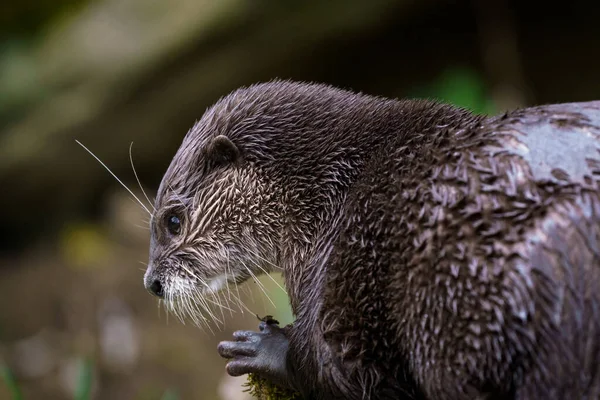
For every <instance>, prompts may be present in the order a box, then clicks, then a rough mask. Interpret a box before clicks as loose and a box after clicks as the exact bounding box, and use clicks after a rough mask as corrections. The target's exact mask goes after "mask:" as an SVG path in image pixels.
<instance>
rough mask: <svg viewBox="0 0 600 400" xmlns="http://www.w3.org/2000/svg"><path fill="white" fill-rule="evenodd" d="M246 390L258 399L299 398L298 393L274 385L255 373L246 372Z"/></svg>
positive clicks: (297, 399)
mask: <svg viewBox="0 0 600 400" xmlns="http://www.w3.org/2000/svg"><path fill="white" fill-rule="evenodd" d="M246 387H247V389H246V391H247V392H249V393H250V394H251V395H252V396H254V397H256V398H257V399H258V400H300V399H301V397H300V394H299V393H297V392H293V391H291V390H288V389H283V388H281V387H279V386H276V385H274V384H272V383H270V382H269V381H267V380H266V379H264V378H261V377H260V376H258V375H255V374H248V382H247V383H246Z"/></svg>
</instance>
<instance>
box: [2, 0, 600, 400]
mask: <svg viewBox="0 0 600 400" xmlns="http://www.w3.org/2000/svg"><path fill="white" fill-rule="evenodd" d="M599 21H600V2H596V1H584V0H572V1H568V2H561V3H554V2H548V1H516V0H515V1H510V0H489V1H487V0H472V1H460V0H456V1H450V0H446V1H443V0H420V1H418V0H373V1H367V0H364V1H353V0H329V1H303V2H302V1H281V0H280V1H264V0H218V1H217V0H213V1H209V0H174V1H168V2H167V1H159V0H97V1H85V0H53V1H50V0H20V1H13V0H7V1H5V2H4V3H3V4H2V6H1V7H0V50H1V52H0V188H1V195H0V201H1V203H0V204H1V207H0V221H2V222H1V223H0V293H1V294H2V296H3V301H0V356H1V359H0V361H1V362H2V368H3V371H4V372H5V373H6V372H7V371H10V373H11V374H12V375H13V376H14V377H15V380H16V382H17V383H18V385H19V387H20V388H21V390H22V391H23V394H24V397H25V398H26V399H41V398H44V399H71V398H74V396H76V395H77V393H78V391H80V392H81V391H83V392H85V391H86V387H87V386H89V385H90V384H91V391H92V396H93V397H94V398H97V399H117V400H119V399H167V398H169V399H177V398H181V399H190V398H194V399H209V400H210V399H219V398H222V399H232V400H233V399H237V398H240V399H243V398H244V397H243V396H240V394H239V393H240V389H239V385H240V382H243V379H241V380H229V379H228V378H226V377H225V375H224V362H223V361H222V360H220V359H219V358H218V356H217V355H216V350H215V346H216V343H217V342H218V341H219V340H220V339H222V338H224V337H227V336H228V335H229V334H230V333H231V332H232V331H233V330H234V329H238V328H242V327H243V328H253V327H254V326H255V325H256V321H255V317H253V316H252V315H249V313H244V314H243V315H240V313H239V312H238V313H235V314H233V315H229V314H228V313H227V314H225V315H224V316H223V318H222V319H223V322H224V327H221V328H219V327H213V330H214V331H215V332H214V333H211V332H210V331H209V330H206V331H205V332H203V331H201V330H200V329H198V328H196V327H193V326H190V325H189V324H188V325H183V324H182V323H181V322H179V321H178V320H177V319H176V318H175V317H173V316H171V317H170V318H168V317H167V315H166V313H165V312H164V310H161V311H160V312H159V311H157V307H156V301H155V300H154V299H153V298H151V297H150V296H149V295H148V294H147V293H146V292H145V290H144V289H143V286H142V276H143V270H144V268H145V266H144V265H143V263H144V262H145V261H146V260H147V246H148V230H147V223H148V221H147V219H148V218H147V215H144V212H143V211H142V210H141V208H140V207H139V206H138V205H136V203H134V202H133V201H132V200H131V198H130V196H129V195H128V194H127V192H126V191H125V189H123V188H122V187H120V186H119V184H118V183H117V182H116V180H115V179H114V178H112V177H111V176H110V175H109V174H108V172H107V171H106V170H104V169H103V168H102V167H101V166H100V165H99V163H98V162H96V161H95V160H94V159H93V158H92V157H91V156H90V155H89V154H87V153H86V152H85V151H84V150H83V149H82V148H81V147H79V146H78V145H77V144H76V142H75V140H76V139H77V140H80V141H81V142H83V143H84V144H85V145H86V146H88V147H89V148H90V149H91V150H92V151H93V152H94V153H96V154H97V155H98V157H99V158H100V159H101V160H102V161H103V162H105V163H106V164H107V165H108V166H109V167H110V168H111V169H112V170H113V171H114V172H115V173H116V174H117V175H118V176H119V177H120V178H121V179H122V180H123V181H124V182H125V183H126V184H127V185H128V186H129V187H131V188H132V189H133V190H134V191H135V192H136V193H137V194H139V193H140V190H139V187H138V186H137V182H136V181H135V177H134V174H133V171H132V167H131V164H130V159H129V146H130V144H131V142H133V151H132V154H133V161H134V165H135V168H136V171H137V173H138V175H139V176H140V179H141V181H142V183H143V185H144V187H145V188H146V189H147V191H148V192H149V194H153V193H154V191H155V190H156V188H157V186H158V184H159V182H160V179H161V175H162V173H163V172H164V171H165V169H166V167H167V165H168V164H169V162H170V159H171V157H172V156H173V154H174V152H175V150H176V149H177V147H178V145H179V143H180V142H181V139H182V138H183V136H184V134H185V133H186V132H187V130H188V129H189V128H190V127H191V126H192V125H193V123H194V122H195V121H196V120H198V119H199V118H200V117H201V116H202V113H203V112H204V110H205V109H206V107H208V106H209V105H210V104H212V103H213V102H215V101H216V100H217V99H218V98H219V97H221V96H223V95H225V94H227V93H228V92H229V91H231V90H233V89H235V88H236V87H239V86H241V85H248V84H251V83H254V82H258V81H265V80H270V79H273V78H291V79H297V80H310V81H320V82H326V83H330V84H333V85H337V86H340V87H344V88H350V89H353V90H357V91H362V92H367V93H372V94H377V95H382V96H390V97H434V98H439V99H441V100H444V101H448V102H452V103H455V104H458V105H461V106H465V107H468V108H471V109H473V110H474V111H477V112H482V113H491V114H493V113H498V112H501V111H503V110H506V109H512V108H515V107H521V106H527V105H533V104H543V103H555V102H571V101H586V100H594V99H600V79H599V71H600V51H599V50H600V22H599ZM262 282H263V283H264V285H265V286H268V287H269V288H270V289H272V291H271V297H272V298H273V300H274V302H275V303H276V304H277V309H276V310H273V307H272V306H269V302H268V301H266V300H265V299H264V298H263V297H261V295H260V291H259V290H258V287H257V286H256V285H247V289H248V293H247V302H248V304H253V305H252V306H251V308H252V309H253V310H256V312H257V313H259V314H263V313H264V312H265V311H269V312H273V313H274V314H275V315H276V316H278V317H279V318H280V319H281V320H283V321H284V322H285V321H288V322H289V321H290V320H291V316H290V315H289V310H288V308H287V303H286V297H285V294H284V293H282V292H281V291H280V290H279V289H277V288H276V286H274V284H272V282H271V281H270V280H269V279H263V280H262ZM251 297H253V298H254V301H253V300H252V298H251ZM9 381H10V380H9ZM12 386H13V385H11V384H6V383H5V382H4V381H2V382H0V399H1V398H10V397H9V393H10V390H11V389H10V388H11V387H12ZM227 390H230V391H231V392H227ZM238 396H239V397H238Z"/></svg>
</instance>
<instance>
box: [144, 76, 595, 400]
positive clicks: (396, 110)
mask: <svg viewBox="0 0 600 400" xmlns="http://www.w3.org/2000/svg"><path fill="white" fill-rule="evenodd" d="M154 208H155V211H154V213H153V215H152V218H151V246H150V262H149V264H148V270H147V272H146V275H145V277H144V283H145V286H146V288H147V289H148V290H149V291H150V292H151V293H153V294H154V295H156V296H158V297H160V298H162V299H163V300H164V303H165V304H166V305H167V306H168V307H169V308H170V309H171V310H172V311H173V312H174V313H176V314H177V315H178V316H180V317H181V318H191V319H192V320H194V321H195V322H198V323H202V324H205V323H208V324H210V321H211V320H217V318H215V310H216V309H218V308H220V307H229V306H230V304H229V303H230V302H231V303H233V305H235V303H236V293H237V294H239V292H237V288H238V285H241V284H242V283H243V282H244V281H246V280H249V279H255V278H256V277H257V276H258V275H261V274H268V273H270V272H273V271H276V270H279V271H281V272H282V273H283V277H284V281H285V285H286V289H287V292H288V295H289V299H290V303H291V306H292V310H293V312H294V314H295V316H296V320H295V322H294V324H293V325H289V326H286V327H279V325H278V323H277V321H275V320H273V319H272V318H265V319H264V320H263V321H262V322H261V323H260V325H259V330H258V331H257V332H254V331H250V330H248V331H240V332H236V333H234V337H233V339H232V340H231V341H225V342H222V343H220V344H219V347H218V351H219V354H221V356H223V357H224V358H226V359H228V362H227V366H226V368H227V371H228V373H229V374H230V375H234V376H237V375H242V374H246V373H254V374H258V375H260V376H261V377H263V378H265V379H267V380H270V381H272V382H273V383H275V384H277V385H280V386H282V387H285V388H289V389H292V390H295V391H297V392H299V393H301V394H302V396H304V397H305V398H309V399H357V400H358V399H360V400H364V399H401V398H410V399H442V400H444V399H448V400H450V399H475V398H476V399H492V398H494V399H500V398H502V399H505V398H510V399H562V398H599V397H600V368H599V367H598V365H599V363H598V360H600V102H587V103H571V104H558V105H546V106H539V107H531V108H526V109H521V110H515V111H511V112H508V113H506V114H504V115H501V116H494V117H487V116H481V115H475V114H473V113H471V112H469V111H467V110H464V109H461V108H457V107H453V106H450V105H445V104H440V103H437V102H433V101H424V100H394V99H386V98H381V97H374V96H369V95H365V94H360V93H353V92H350V91H345V90H340V89H337V88H334V87H331V86H326V85H321V84H309V83H298V82H290V81H273V82H268V83H262V84H257V85H253V86H250V87H247V88H241V89H238V90H236V91H234V92H233V93H231V94H229V95H228V96H226V97H224V98H222V99H220V100H219V101H218V102H217V103H216V104H215V105H214V106H212V107H211V108H209V109H208V110H207V111H206V112H205V114H204V115H203V116H202V118H201V119H200V120H199V121H198V122H197V123H196V124H195V126H194V127H193V128H192V129H191V130H190V131H189V132H188V133H187V135H186V136H185V138H184V139H183V142H182V144H181V147H180V148H179V150H178V151H177V153H176V154H175V157H174V158H173V161H172V162H171V164H170V166H169V168H168V169H167V171H166V173H165V175H164V177H163V180H162V182H161V185H160V188H159V190H158V194H157V197H156V202H155V205H154ZM237 300H239V298H237Z"/></svg>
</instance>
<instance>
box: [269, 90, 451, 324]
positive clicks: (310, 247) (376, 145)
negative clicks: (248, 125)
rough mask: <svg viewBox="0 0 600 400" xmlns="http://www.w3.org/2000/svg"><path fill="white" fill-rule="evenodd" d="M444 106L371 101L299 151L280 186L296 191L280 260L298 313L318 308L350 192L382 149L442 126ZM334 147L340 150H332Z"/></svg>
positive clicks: (288, 200) (290, 196)
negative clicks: (439, 115)
mask: <svg viewBox="0 0 600 400" xmlns="http://www.w3.org/2000/svg"><path fill="white" fill-rule="evenodd" d="M440 107H441V106H439V105H437V104H434V103H428V102H421V101H402V102H399V101H390V100H385V101H381V102H372V101H371V102H366V104H364V105H363V108H361V109H358V110H356V109H354V110H346V111H345V112H343V113H341V116H340V114H338V117H337V120H336V124H335V126H333V128H332V129H331V130H329V131H327V132H324V133H323V135H322V136H324V138H323V139H321V138H315V141H314V142H313V143H311V144H312V146H310V147H308V148H303V149H301V151H298V153H297V161H296V162H294V165H293V166H286V168H288V169H289V170H291V171H292V174H291V176H285V180H284V182H282V184H281V186H282V187H284V188H293V189H289V190H287V191H285V192H284V194H283V196H284V199H283V202H282V203H283V204H286V205H288V206H287V207H286V209H285V210H284V212H283V214H284V215H285V216H286V218H285V223H284V229H283V233H282V240H281V244H282V246H281V256H280V260H279V261H280V263H281V262H284V263H285V264H279V265H281V266H282V268H283V270H284V276H285V280H286V285H287V289H288V293H289V296H290V301H291V305H292V309H293V310H294V312H295V313H296V314H298V313H299V312H301V310H299V309H298V307H299V305H300V304H301V303H302V304H308V305H310V306H311V307H312V308H317V307H316V306H317V305H318V303H319V299H320V290H321V288H322V287H323V282H322V281H323V279H324V276H325V273H324V272H325V269H326V264H327V261H328V258H329V255H330V253H331V250H332V248H333V245H334V241H335V239H336V238H337V236H338V234H339V231H340V228H341V227H340V221H341V220H342V216H343V213H344V205H345V203H346V199H347V196H348V193H349V191H350V188H351V187H352V185H353V184H354V183H355V181H356V180H357V179H358V178H359V177H360V174H361V172H362V171H363V169H364V168H365V166H366V165H367V163H368V162H369V161H370V160H371V159H375V157H377V154H381V149H383V148H386V147H388V146H397V145H400V144H401V143H403V142H404V141H406V139H407V138H406V135H408V134H410V133H412V132H415V131H424V130H426V128H429V129H431V127H432V126H435V125H436V124H439V123H440V121H439V118H435V116H436V114H440V113H439V111H440ZM329 142H333V143H335V147H328V146H327V144H328V143H329ZM413 143H414V142H413ZM314 159H316V160H317V162H315V160H314ZM307 298H310V299H311V301H306V300H307ZM300 299H302V301H300Z"/></svg>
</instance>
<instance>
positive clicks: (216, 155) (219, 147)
mask: <svg viewBox="0 0 600 400" xmlns="http://www.w3.org/2000/svg"><path fill="white" fill-rule="evenodd" d="M239 158H240V150H239V149H238V147H237V146H236V145H235V144H234V143H233V142H232V141H231V140H229V138H227V137H226V136H223V135H219V136H217V137H215V138H214V139H213V140H212V141H211V142H210V143H209V144H208V146H207V147H206V159H207V160H208V162H209V163H210V164H211V165H216V166H221V165H226V164H231V163H234V162H236V161H237V160H238V159H239Z"/></svg>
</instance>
